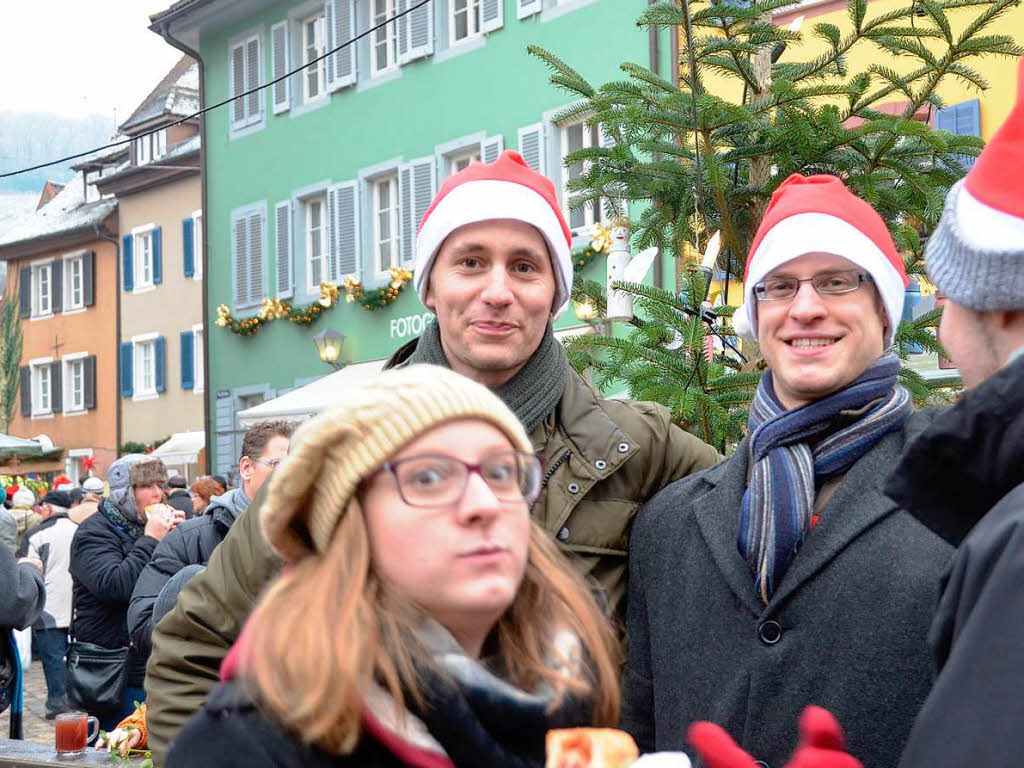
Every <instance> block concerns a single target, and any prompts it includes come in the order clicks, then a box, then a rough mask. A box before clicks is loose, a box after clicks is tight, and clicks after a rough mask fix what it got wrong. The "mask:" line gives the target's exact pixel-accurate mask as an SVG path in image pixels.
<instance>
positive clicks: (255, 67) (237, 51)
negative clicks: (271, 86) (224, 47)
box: [230, 34, 264, 130]
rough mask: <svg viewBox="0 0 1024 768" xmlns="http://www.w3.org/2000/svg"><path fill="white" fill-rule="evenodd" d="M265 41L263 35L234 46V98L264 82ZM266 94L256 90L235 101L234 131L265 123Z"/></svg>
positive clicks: (231, 58)
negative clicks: (264, 101) (263, 52)
mask: <svg viewBox="0 0 1024 768" xmlns="http://www.w3.org/2000/svg"><path fill="white" fill-rule="evenodd" d="M262 47H263V45H262V39H261V37H260V35H259V34H255V35H250V36H249V37H247V38H245V39H244V40H242V41H241V42H238V43H235V44H234V45H232V46H231V57H230V67H231V95H232V96H233V97H234V96H241V94H243V93H247V92H248V91H252V90H253V89H254V88H257V87H258V86H259V84H260V82H261V81H262V80H263V77H262V72H263V67H262V59H263V54H262V50H261V49H262ZM263 100H264V94H263V91H254V92H252V93H248V95H246V96H244V97H242V98H235V99H233V101H232V102H231V128H232V130H238V129H240V128H245V127H247V126H250V125H255V124H258V123H261V122H262V121H263Z"/></svg>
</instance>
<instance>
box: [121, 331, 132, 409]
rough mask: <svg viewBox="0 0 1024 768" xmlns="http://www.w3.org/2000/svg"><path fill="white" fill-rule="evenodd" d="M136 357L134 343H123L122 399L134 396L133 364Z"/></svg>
mask: <svg viewBox="0 0 1024 768" xmlns="http://www.w3.org/2000/svg"><path fill="white" fill-rule="evenodd" d="M133 359H134V355H133V354H132V343H131V342H130V341H122V342H121V397H131V396H132V390H133V387H132V384H133V382H134V378H133V375H134V371H133V370H132V362H133Z"/></svg>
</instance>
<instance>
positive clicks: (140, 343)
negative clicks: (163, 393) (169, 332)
mask: <svg viewBox="0 0 1024 768" xmlns="http://www.w3.org/2000/svg"><path fill="white" fill-rule="evenodd" d="M159 336H160V334H159V333H143V334H140V335H139V336H132V379H133V381H132V400H154V399H156V398H157V397H159V396H160V393H158V392H157V391H156V340H157V338H158V337H159ZM147 348H148V349H152V350H153V386H152V387H148V388H147V387H145V386H143V384H144V383H145V380H146V371H145V370H144V366H143V365H142V360H141V359H140V358H141V357H142V356H143V355H145V350H146V349H147Z"/></svg>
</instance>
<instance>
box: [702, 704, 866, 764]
mask: <svg viewBox="0 0 1024 768" xmlns="http://www.w3.org/2000/svg"><path fill="white" fill-rule="evenodd" d="M687 737H688V738H689V740H690V743H691V744H693V746H694V748H695V749H696V750H697V752H698V753H699V754H700V756H701V758H703V760H704V763H705V764H706V765H707V766H708V768H757V763H755V762H754V758H752V757H751V756H750V755H748V754H747V753H746V752H744V751H743V750H742V749H740V747H739V746H738V745H737V744H736V742H735V741H733V739H732V737H731V736H730V735H729V734H728V733H726V732H725V730H723V729H722V728H720V727H719V726H717V725H715V724H714V723H694V724H693V725H691V726H690V729H689V731H687ZM843 749H844V747H843V730H842V728H840V727H839V722H838V721H837V720H836V719H835V717H834V716H833V715H832V713H831V712H829V711H828V710H827V709H822V708H821V707H815V706H813V705H812V706H809V707H807V708H806V709H805V710H804V711H803V713H802V714H801V715H800V743H799V745H797V748H796V752H794V753H793V757H792V758H790V761H789V762H788V763H786V766H785V768H864V766H863V765H862V764H861V762H860V760H858V759H857V758H855V757H853V756H852V755H848V754H847V753H846V752H844V751H843Z"/></svg>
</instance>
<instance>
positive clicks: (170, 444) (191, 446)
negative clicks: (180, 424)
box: [150, 432, 206, 466]
mask: <svg viewBox="0 0 1024 768" xmlns="http://www.w3.org/2000/svg"><path fill="white" fill-rule="evenodd" d="M205 445H206V433H205V432H175V433H174V434H173V435H171V436H170V438H168V440H167V442H165V443H164V444H163V445H161V446H160V447H159V448H157V449H156V450H155V451H153V453H151V454H150V455H151V456H156V457H157V458H159V459H160V460H161V461H163V463H164V464H173V465H174V466H179V465H182V464H195V463H196V462H197V461H199V452H200V451H201V450H202V449H203V447H204V446H205Z"/></svg>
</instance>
